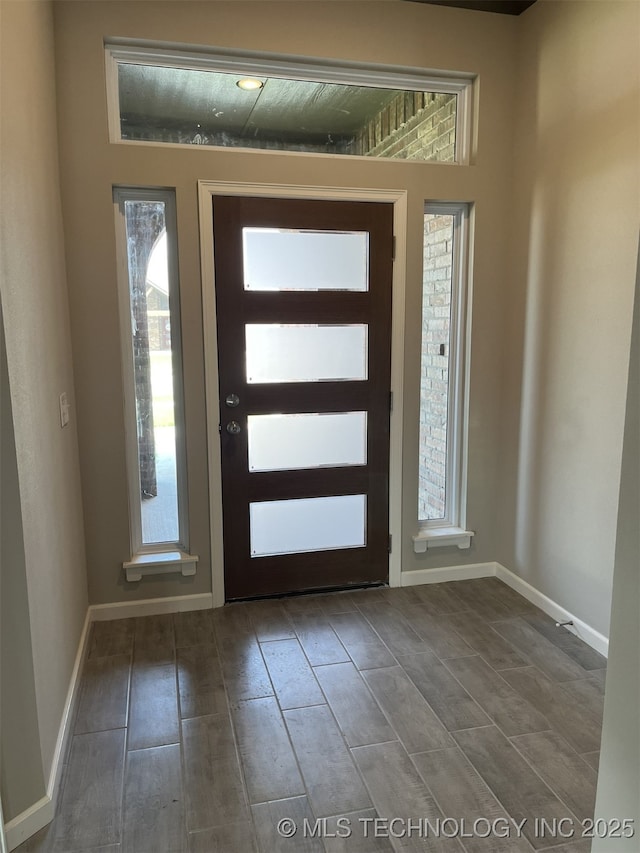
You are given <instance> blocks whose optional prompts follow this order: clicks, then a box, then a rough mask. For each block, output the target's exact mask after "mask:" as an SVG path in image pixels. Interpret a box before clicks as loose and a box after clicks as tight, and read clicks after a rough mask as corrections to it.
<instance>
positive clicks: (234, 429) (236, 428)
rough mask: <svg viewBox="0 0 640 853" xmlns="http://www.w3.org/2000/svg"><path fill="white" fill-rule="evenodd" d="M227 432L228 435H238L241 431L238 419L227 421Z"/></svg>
mask: <svg viewBox="0 0 640 853" xmlns="http://www.w3.org/2000/svg"><path fill="white" fill-rule="evenodd" d="M227 432H228V433H229V435H238V433H239V432H242V427H241V426H240V424H239V423H238V421H229V423H228V424H227Z"/></svg>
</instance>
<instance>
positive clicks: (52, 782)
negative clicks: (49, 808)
mask: <svg viewBox="0 0 640 853" xmlns="http://www.w3.org/2000/svg"><path fill="white" fill-rule="evenodd" d="M90 625H91V619H90V612H89V609H87V614H86V616H85V618H84V625H83V626H82V633H81V634H80V641H79V642H78V651H77V652H76V659H75V661H74V664H73V670H72V671H71V678H70V680H69V689H68V690H67V698H66V699H65V703H64V710H63V712H62V720H61V721H60V729H59V731H58V738H57V740H56V748H55V752H54V753H53V761H52V762H51V771H50V773H49V782H48V784H47V797H48V798H49V799H50V800H51V802H52V804H53V808H54V810H55V807H56V804H57V800H58V790H59V786H60V776H61V774H62V765H63V764H64V759H65V755H66V751H67V744H68V741H69V736H70V734H71V728H72V725H71V723H72V721H73V717H74V710H75V706H76V702H77V700H78V685H79V683H80V676H81V673H82V665H83V663H84V659H85V657H86V654H87V642H88V639H89V627H90ZM43 825H44V824H43Z"/></svg>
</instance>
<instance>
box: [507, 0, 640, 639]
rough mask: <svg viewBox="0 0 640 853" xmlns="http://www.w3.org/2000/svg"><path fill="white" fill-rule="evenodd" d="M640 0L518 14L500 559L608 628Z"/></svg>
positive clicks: (634, 230) (638, 92) (628, 295)
mask: <svg viewBox="0 0 640 853" xmlns="http://www.w3.org/2000/svg"><path fill="white" fill-rule="evenodd" d="M639 32H640V4H638V3H627V2H617V1H616V0H611V2H606V3H601V2H547V0H538V3H536V4H535V6H533V7H531V8H530V9H529V10H528V11H527V12H525V14H524V15H522V17H521V18H520V19H519V46H518V57H519V62H518V66H519V69H518V78H517V87H518V97H517V100H516V103H517V112H516V137H515V152H516V157H515V164H514V170H513V189H514V194H513V199H512V202H511V203H512V213H513V220H514V232H513V256H512V260H513V271H512V276H511V280H510V282H509V287H508V290H509V293H510V300H509V303H508V323H507V327H506V330H505V331H506V332H507V334H506V336H505V346H504V350H503V353H504V356H503V357H504V365H505V373H504V375H503V380H504V384H505V396H504V409H503V425H504V431H503V440H502V442H501V444H502V453H501V463H502V480H501V487H500V496H501V499H502V503H501V507H500V528H501V532H502V541H501V545H500V549H499V550H498V552H497V555H496V556H497V558H498V560H499V561H500V562H501V563H503V564H504V565H505V566H507V567H508V568H510V569H512V570H513V571H515V572H517V573H518V574H519V575H521V576H522V577H523V578H524V579H525V580H527V581H528V582H529V583H531V584H532V585H533V586H534V587H536V588H537V589H538V590H540V591H542V592H543V593H545V594H546V595H548V596H549V597H550V598H552V599H553V600H555V601H556V602H557V603H558V604H560V605H562V606H563V607H565V608H567V609H568V610H569V611H570V612H572V613H573V614H574V615H576V616H578V617H579V618H580V619H583V620H584V621H586V622H587V623H588V624H590V625H591V626H592V627H593V628H595V629H596V630H597V631H600V632H602V633H603V634H605V635H606V634H608V627H609V625H608V621H609V608H610V601H611V584H612V572H613V561H614V545H615V536H616V515H617V505H618V487H619V482H620V461H621V453H622V434H623V424H624V408H625V394H626V377H627V365H628V360H629V340H630V330H631V311H632V298H633V283H634V276H635V261H636V249H637V234H638V206H639V201H640V188H639V183H638V181H639V167H640V162H639V158H638V152H639V150H640V148H639V138H638V131H639V127H640V121H639V112H638V111H639V106H640V86H639V81H638V75H639V63H638V49H639V47H640V44H639V38H638V33H639Z"/></svg>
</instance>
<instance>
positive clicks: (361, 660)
mask: <svg viewBox="0 0 640 853" xmlns="http://www.w3.org/2000/svg"><path fill="white" fill-rule="evenodd" d="M354 594H355V593H354ZM329 622H330V624H331V627H332V628H333V630H334V631H335V632H336V634H337V635H338V639H339V640H340V642H341V643H342V645H343V646H344V647H345V649H346V650H347V654H348V655H349V657H350V658H351V660H352V661H353V662H354V664H355V665H356V667H357V668H358V669H376V668H377V667H381V666H394V664H395V663H396V659H395V658H394V657H393V655H392V654H391V652H390V651H389V649H388V648H387V647H386V646H385V644H384V643H383V642H382V640H381V639H380V637H379V636H378V635H377V634H376V633H375V631H374V630H373V628H372V627H371V626H370V625H369V623H368V622H367V620H366V619H365V618H364V616H363V615H362V614H361V613H359V612H357V611H354V612H352V613H337V614H334V615H332V616H329Z"/></svg>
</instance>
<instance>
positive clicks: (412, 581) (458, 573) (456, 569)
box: [401, 563, 496, 586]
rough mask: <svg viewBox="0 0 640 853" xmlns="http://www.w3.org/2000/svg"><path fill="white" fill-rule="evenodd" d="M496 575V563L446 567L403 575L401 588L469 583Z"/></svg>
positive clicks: (419, 570)
mask: <svg viewBox="0 0 640 853" xmlns="http://www.w3.org/2000/svg"><path fill="white" fill-rule="evenodd" d="M495 573H496V564H495V563H469V565H467V566H445V567H444V568H442V569H416V570H415V571H412V572H403V573H402V582H401V586H420V584H424V583H446V582H447V581H469V580H472V579H473V578H490V577H493V575H495Z"/></svg>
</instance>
